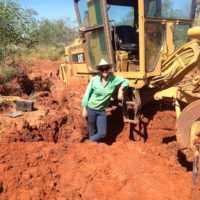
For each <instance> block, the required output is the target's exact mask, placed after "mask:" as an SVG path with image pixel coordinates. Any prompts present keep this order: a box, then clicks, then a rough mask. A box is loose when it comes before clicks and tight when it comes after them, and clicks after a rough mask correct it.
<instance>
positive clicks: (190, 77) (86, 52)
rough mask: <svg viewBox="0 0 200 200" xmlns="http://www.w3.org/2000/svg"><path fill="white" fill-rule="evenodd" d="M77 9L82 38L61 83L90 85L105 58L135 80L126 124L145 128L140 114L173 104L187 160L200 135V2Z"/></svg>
mask: <svg viewBox="0 0 200 200" xmlns="http://www.w3.org/2000/svg"><path fill="white" fill-rule="evenodd" d="M74 5H75V9H76V14H77V19H78V23H79V31H80V38H79V39H77V40H75V41H74V43H72V45H71V46H68V47H66V49H65V59H66V63H65V64H63V65H61V67H60V78H61V79H63V80H64V82H65V83H66V84H68V83H69V82H70V80H71V79H72V78H74V77H76V78H84V79H88V80H89V79H90V77H92V76H93V75H94V74H96V73H97V71H96V70H95V66H96V65H98V63H99V61H100V59H101V58H104V59H105V60H106V61H107V62H108V63H110V64H111V65H112V66H113V68H112V70H113V73H115V74H117V75H120V76H123V77H124V78H127V79H129V88H128V89H127V90H126V91H124V99H123V111H124V121H125V122H130V123H139V116H140V109H141V108H142V107H143V106H144V105H145V104H147V103H148V102H150V101H152V100H163V101H168V102H171V104H172V105H174V107H175V110H176V114H177V125H176V128H177V141H178V143H179V145H180V149H181V150H182V151H183V152H184V153H185V154H186V155H187V152H188V149H191V146H193V147H195V145H196V142H194V141H198V139H199V136H200V134H199V132H198V131H195V130H193V129H196V127H198V126H197V125H194V124H199V123H197V122H198V120H199V118H200V100H198V99H200V27H199V19H200V18H199V13H200V2H199V1H198V0H181V1H169V0H126V1H123V0H74ZM191 127H193V129H192V133H191ZM193 150H194V148H193ZM194 151H195V150H194Z"/></svg>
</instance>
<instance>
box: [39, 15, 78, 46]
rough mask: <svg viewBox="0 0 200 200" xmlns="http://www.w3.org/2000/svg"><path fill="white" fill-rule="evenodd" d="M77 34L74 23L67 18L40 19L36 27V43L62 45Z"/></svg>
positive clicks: (69, 41)
mask: <svg viewBox="0 0 200 200" xmlns="http://www.w3.org/2000/svg"><path fill="white" fill-rule="evenodd" d="M77 36H78V32H77V30H76V27H75V24H74V23H73V22H72V21H71V20H70V19H69V18H66V19H57V20H48V19H42V20H41V21H40V23H39V27H38V37H37V39H38V43H39V44H40V45H52V46H55V47H64V46H66V45H67V44H69V43H71V41H72V40H74V39H75V38H76V37H77Z"/></svg>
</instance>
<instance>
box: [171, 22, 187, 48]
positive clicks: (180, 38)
mask: <svg viewBox="0 0 200 200" xmlns="http://www.w3.org/2000/svg"><path fill="white" fill-rule="evenodd" d="M189 28H190V25H180V24H176V25H175V27H174V38H173V40H174V45H175V48H176V49H178V48H179V47H181V46H182V45H183V44H185V43H186V42H188V40H189V38H188V36H187V30H188V29H189Z"/></svg>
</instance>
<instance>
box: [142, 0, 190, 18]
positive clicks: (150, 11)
mask: <svg viewBox="0 0 200 200" xmlns="http://www.w3.org/2000/svg"><path fill="white" fill-rule="evenodd" d="M193 4H194V2H193V1H192V0H181V1H180V0H177V1H172V0H145V17H146V18H161V19H186V20H190V19H192V18H193V17H194V16H193V6H194V5H193Z"/></svg>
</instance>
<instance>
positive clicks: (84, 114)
mask: <svg viewBox="0 0 200 200" xmlns="http://www.w3.org/2000/svg"><path fill="white" fill-rule="evenodd" d="M82 116H83V117H85V118H86V117H87V109H86V107H83V110H82Z"/></svg>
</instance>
